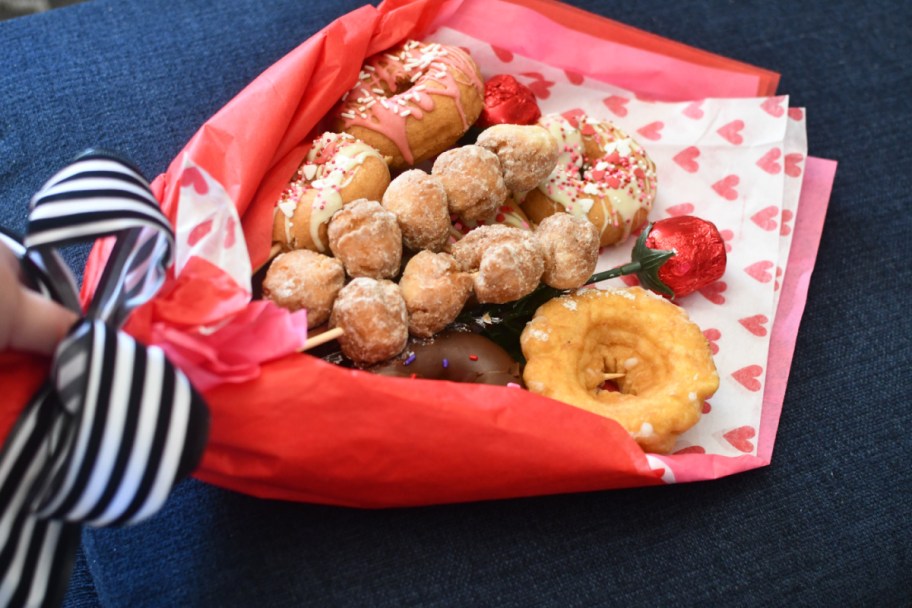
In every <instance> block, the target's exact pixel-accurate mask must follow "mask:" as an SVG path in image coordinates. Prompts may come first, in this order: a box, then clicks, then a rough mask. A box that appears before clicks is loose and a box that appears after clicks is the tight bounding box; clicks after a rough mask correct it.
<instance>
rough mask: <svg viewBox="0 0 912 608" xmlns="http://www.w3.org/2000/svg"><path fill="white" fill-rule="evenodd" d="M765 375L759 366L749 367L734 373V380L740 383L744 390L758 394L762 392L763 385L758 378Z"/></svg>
mask: <svg viewBox="0 0 912 608" xmlns="http://www.w3.org/2000/svg"><path fill="white" fill-rule="evenodd" d="M762 374H763V368H762V367H760V366H759V365H748V366H747V367H742V368H741V369H739V370H737V371H735V372H732V378H734V379H735V380H737V381H738V383H739V384H741V385H742V386H743V387H744V388H746V389H747V390H749V391H752V392H756V391H759V390H760V387H761V384H760V380H758V378H759V377H760V376H761V375H762Z"/></svg>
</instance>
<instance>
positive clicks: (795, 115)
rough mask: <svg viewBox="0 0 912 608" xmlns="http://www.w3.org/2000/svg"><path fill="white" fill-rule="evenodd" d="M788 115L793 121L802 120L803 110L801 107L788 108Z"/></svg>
mask: <svg viewBox="0 0 912 608" xmlns="http://www.w3.org/2000/svg"><path fill="white" fill-rule="evenodd" d="M788 117H789V118H791V119H792V120H795V121H798V120H802V119H803V118H804V111H803V110H802V109H801V108H789V110H788Z"/></svg>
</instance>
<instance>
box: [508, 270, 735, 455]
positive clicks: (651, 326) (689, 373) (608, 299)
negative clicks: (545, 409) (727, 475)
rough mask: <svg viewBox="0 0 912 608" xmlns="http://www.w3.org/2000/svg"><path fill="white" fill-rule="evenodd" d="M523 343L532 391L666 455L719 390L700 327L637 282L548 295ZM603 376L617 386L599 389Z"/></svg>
mask: <svg viewBox="0 0 912 608" xmlns="http://www.w3.org/2000/svg"><path fill="white" fill-rule="evenodd" d="M520 345H521V346H522V351H523V355H525V357H526V360H527V362H526V368H525V370H524V371H523V379H524V380H525V382H526V386H527V387H528V389H529V390H530V391H532V392H535V393H539V394H542V395H545V396H546V397H551V398H552V399H556V400H558V401H563V402H564V403H569V404H570V405H574V406H576V407H579V408H582V409H584V410H588V411H590V412H592V413H594V414H598V415H600V416H605V417H606V418H611V419H613V420H615V421H617V422H618V423H619V424H620V425H621V426H622V427H623V428H624V429H625V430H626V431H627V432H628V433H630V435H631V436H632V437H633V438H634V439H635V440H636V442H637V443H638V444H639V445H640V447H642V448H643V449H644V450H646V451H649V452H658V453H667V452H670V451H671V450H672V449H673V448H674V444H675V441H676V440H677V437H678V436H679V435H680V434H681V433H683V432H684V431H686V430H687V429H689V428H690V427H692V426H693V425H694V424H696V423H697V421H698V420H699V419H700V414H701V411H702V406H703V402H704V401H705V400H706V399H708V398H709V397H710V396H712V395H713V393H715V391H716V389H718V388H719V374H718V373H717V372H716V367H715V364H714V363H713V360H712V353H711V352H710V349H709V344H708V343H707V341H706V338H705V337H704V336H703V333H702V332H701V331H700V328H699V327H698V326H697V325H696V324H695V323H693V322H692V321H691V320H690V319H689V318H688V316H687V313H686V312H685V311H684V309H682V308H680V307H679V306H676V305H674V304H672V303H671V302H669V301H667V300H665V299H664V298H662V297H660V296H658V295H655V294H653V293H652V292H648V291H646V290H644V289H642V288H640V287H631V288H628V289H611V290H600V289H582V290H578V291H577V292H576V293H574V294H572V295H566V296H561V297H559V298H555V299H553V300H550V301H549V302H547V303H545V304H544V305H542V306H541V307H540V308H539V309H538V310H537V311H536V313H535V316H534V317H533V319H532V321H531V322H529V323H528V324H527V325H526V327H525V329H524V330H523V333H522V336H521V338H520ZM608 379H611V380H613V381H614V382H616V384H617V385H618V387H619V389H620V390H619V391H612V390H603V384H604V382H605V380H608Z"/></svg>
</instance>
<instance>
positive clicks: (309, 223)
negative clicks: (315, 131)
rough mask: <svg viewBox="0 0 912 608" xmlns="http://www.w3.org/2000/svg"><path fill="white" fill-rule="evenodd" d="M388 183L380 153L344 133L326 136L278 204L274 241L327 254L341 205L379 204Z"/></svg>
mask: <svg viewBox="0 0 912 608" xmlns="http://www.w3.org/2000/svg"><path fill="white" fill-rule="evenodd" d="M389 183H390V173H389V168H388V167H387V165H386V162H385V160H384V159H383V157H382V156H381V155H380V153H379V152H378V151H377V150H376V149H375V148H373V147H371V146H369V145H367V144H366V143H364V142H363V141H360V140H358V139H355V138H354V137H352V136H351V135H347V134H345V133H324V134H323V135H321V136H320V137H318V138H317V139H316V140H314V142H313V146H312V147H311V149H310V151H309V152H308V153H307V156H306V157H305V158H304V161H303V162H302V163H301V165H300V166H299V167H298V170H297V172H296V173H295V175H294V177H293V178H292V179H291V181H290V183H289V185H288V188H287V189H286V190H285V191H284V192H283V193H282V195H281V197H280V198H279V201H278V203H277V204H276V209H275V217H274V221H273V226H272V240H273V242H274V243H277V244H279V245H280V246H281V247H282V249H284V250H291V249H310V250H312V251H317V252H320V253H327V252H328V251H329V241H328V240H327V236H326V230H327V226H328V224H329V220H330V218H332V216H333V214H334V213H335V212H336V211H339V210H340V209H341V208H342V206H343V205H344V204H345V203H349V202H351V201H354V200H357V199H359V198H366V199H369V200H380V197H381V196H383V192H384V191H385V190H386V187H387V186H388V185H389Z"/></svg>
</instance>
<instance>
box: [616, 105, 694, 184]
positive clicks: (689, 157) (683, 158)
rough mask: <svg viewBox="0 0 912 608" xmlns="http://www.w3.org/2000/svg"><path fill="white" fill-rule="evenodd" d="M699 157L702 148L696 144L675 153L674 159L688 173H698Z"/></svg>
mask: <svg viewBox="0 0 912 608" xmlns="http://www.w3.org/2000/svg"><path fill="white" fill-rule="evenodd" d="M625 111H626V110H625ZM698 158H700V149H699V148H698V147H696V146H690V147H688V148H684V149H683V150H681V151H680V152H678V153H677V154H675V155H674V157H673V158H672V160H673V161H674V162H675V164H677V165H678V166H679V167H681V168H682V169H684V170H685V171H687V172H688V173H696V172H697V171H699V170H700V163H698V162H697V159H698Z"/></svg>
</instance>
